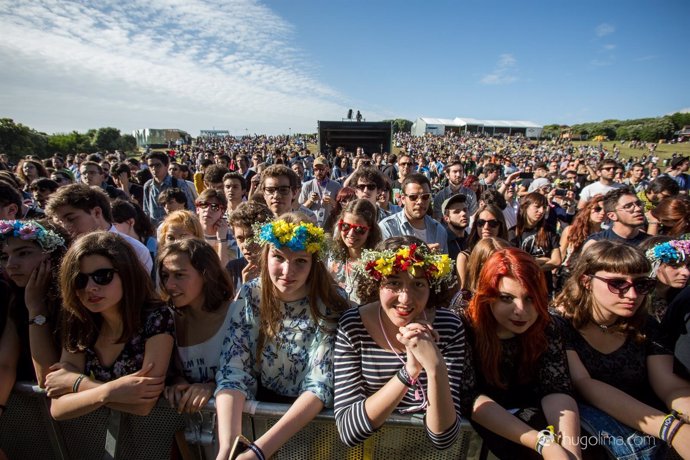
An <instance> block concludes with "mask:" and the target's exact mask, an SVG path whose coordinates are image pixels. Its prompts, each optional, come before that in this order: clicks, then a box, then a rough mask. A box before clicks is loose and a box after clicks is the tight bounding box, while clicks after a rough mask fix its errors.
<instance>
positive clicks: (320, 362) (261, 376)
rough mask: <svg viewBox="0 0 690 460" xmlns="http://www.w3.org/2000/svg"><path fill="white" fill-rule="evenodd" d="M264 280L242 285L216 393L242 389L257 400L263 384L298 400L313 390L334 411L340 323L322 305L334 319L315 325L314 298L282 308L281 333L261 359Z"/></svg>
mask: <svg viewBox="0 0 690 460" xmlns="http://www.w3.org/2000/svg"><path fill="white" fill-rule="evenodd" d="M260 298H261V280H260V279H258V278H257V279H254V280H252V281H250V282H248V283H246V284H245V285H243V286H242V289H241V290H240V293H239V295H238V298H237V300H236V301H235V302H233V304H232V305H230V310H231V313H230V314H231V318H230V323H229V326H228V329H227V331H226V334H225V339H224V340H223V348H222V352H221V355H220V370H219V371H218V372H217V373H216V384H217V387H216V394H217V393H218V392H219V391H222V390H237V391H240V392H241V393H243V394H244V395H245V397H246V398H247V399H248V400H255V399H256V394H257V391H258V387H259V384H261V386H262V387H264V388H266V389H268V390H270V391H272V392H274V393H277V394H278V395H281V396H287V397H297V396H299V395H300V394H302V393H304V392H305V391H310V392H312V393H313V394H314V395H316V397H317V398H319V399H320V400H321V401H322V402H323V403H324V405H325V406H326V407H332V406H333V348H334V345H335V330H336V326H337V321H338V318H337V317H334V315H333V314H332V312H331V311H330V310H329V309H328V308H327V307H326V306H324V305H323V304H322V303H321V302H319V311H321V313H323V314H325V315H327V316H328V317H329V318H332V319H328V320H318V321H315V320H314V319H313V318H312V316H311V313H310V308H309V299H308V298H306V297H305V298H303V299H300V300H296V301H294V302H283V303H282V318H281V322H280V325H279V327H278V328H277V329H278V332H277V334H276V337H274V338H272V339H266V341H265V343H264V346H263V350H262V352H261V359H260V360H258V359H257V342H258V339H259V325H260V323H261V317H260V312H259V304H260Z"/></svg>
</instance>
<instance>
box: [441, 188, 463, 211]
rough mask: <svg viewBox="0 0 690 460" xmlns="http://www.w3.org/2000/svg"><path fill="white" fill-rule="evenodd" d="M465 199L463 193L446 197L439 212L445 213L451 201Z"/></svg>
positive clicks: (460, 201)
mask: <svg viewBox="0 0 690 460" xmlns="http://www.w3.org/2000/svg"><path fill="white" fill-rule="evenodd" d="M466 201H467V197H466V196H465V195H463V194H462V193H456V194H455V195H453V196H451V197H449V198H446V201H444V202H443V204H442V205H441V214H445V213H446V208H447V207H448V206H450V205H451V204H453V203H465V202H466Z"/></svg>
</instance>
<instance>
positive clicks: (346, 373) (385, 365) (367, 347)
mask: <svg viewBox="0 0 690 460" xmlns="http://www.w3.org/2000/svg"><path fill="white" fill-rule="evenodd" d="M433 327H434V330H436V331H437V332H438V333H439V335H440V341H439V342H438V348H439V350H440V351H441V354H442V355H443V358H444V360H445V362H446V366H447V368H448V379H449V381H450V390H451V395H452V397H453V401H454V403H455V411H456V414H457V418H456V420H455V423H454V424H453V426H451V427H450V428H449V429H448V430H446V431H445V432H443V433H433V432H432V431H430V430H429V428H428V427H427V430H426V431H427V435H428V436H429V439H430V440H431V442H432V443H433V444H434V446H435V447H437V448H438V449H446V448H448V447H450V446H451V445H452V444H453V443H454V442H455V440H456V438H457V436H458V433H459V430H460V393H459V389H460V379H461V375H462V370H463V367H464V364H465V361H466V359H467V357H466V353H467V352H468V351H467V347H466V342H465V330H464V328H463V325H462V322H461V321H460V319H459V318H458V317H457V316H456V315H455V314H453V313H451V312H450V311H449V310H447V309H445V308H439V309H437V310H436V315H435V318H434V323H433ZM400 356H401V357H402V358H403V360H405V359H406V355H405V353H402V354H401V355H400ZM401 367H402V363H401V362H400V360H399V359H398V358H397V357H396V356H395V354H394V353H393V352H391V351H389V350H384V349H382V348H381V347H379V346H378V345H377V344H376V342H374V340H373V339H372V338H371V336H370V335H369V332H367V330H366V328H365V327H364V324H363V323H362V317H361V315H360V312H359V308H351V309H349V310H348V311H346V312H345V313H344V314H343V316H342V317H341V318H340V324H339V326H338V333H337V338H336V345H335V405H334V411H335V421H336V424H337V427H338V433H339V434H340V439H341V440H342V441H343V442H344V443H345V444H347V445H348V446H355V445H357V444H360V443H362V442H364V441H365V440H366V439H367V438H368V437H369V436H371V435H372V434H373V433H374V432H375V431H376V428H375V427H373V426H372V424H371V421H370V420H369V418H368V417H367V414H366V411H365V409H364V402H365V400H366V399H367V398H368V397H369V396H371V395H373V394H374V393H376V392H377V391H378V390H380V389H381V388H382V387H383V386H384V385H385V384H386V383H387V382H388V381H389V380H391V379H395V378H397V377H396V374H397V372H398V371H399V370H400V368H401ZM419 383H420V384H421V385H422V386H423V388H424V389H425V390H426V389H427V388H428V386H427V377H426V373H425V372H424V371H422V373H421V374H420V375H419ZM419 404H420V401H417V400H416V399H415V396H414V390H413V389H408V391H407V394H405V396H404V397H403V399H402V401H401V402H400V404H398V407H397V409H398V410H402V409H409V408H413V407H417V406H419Z"/></svg>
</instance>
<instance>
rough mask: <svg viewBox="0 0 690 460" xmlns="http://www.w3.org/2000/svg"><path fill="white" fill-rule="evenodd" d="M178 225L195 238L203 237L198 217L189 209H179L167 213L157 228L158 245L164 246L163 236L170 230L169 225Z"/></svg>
mask: <svg viewBox="0 0 690 460" xmlns="http://www.w3.org/2000/svg"><path fill="white" fill-rule="evenodd" d="M175 225H180V226H182V227H184V229H185V230H187V231H188V232H189V233H191V234H192V236H194V237H195V238H201V239H204V229H203V228H202V227H201V222H199V218H198V217H197V216H196V214H194V213H193V212H191V211H187V210H180V211H173V212H171V213H170V214H168V215H167V216H166V217H165V219H164V220H163V222H162V223H161V226H160V227H159V229H158V247H159V248H163V246H165V243H166V241H165V237H166V235H167V234H168V232H169V231H170V227H172V226H175Z"/></svg>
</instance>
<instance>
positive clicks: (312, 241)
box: [254, 219, 326, 254]
mask: <svg viewBox="0 0 690 460" xmlns="http://www.w3.org/2000/svg"><path fill="white" fill-rule="evenodd" d="M254 234H255V235H257V236H256V240H257V242H258V243H259V244H260V245H264V244H272V245H273V246H274V247H276V248H277V249H282V248H288V249H290V250H292V251H306V252H308V253H310V254H313V253H315V252H319V251H322V250H325V249H326V237H325V234H324V231H323V229H322V228H319V227H317V226H316V225H314V224H312V223H311V222H300V223H299V224H293V223H291V222H286V221H284V220H282V219H281V220H276V221H273V222H267V223H264V224H257V228H255V231H254Z"/></svg>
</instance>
